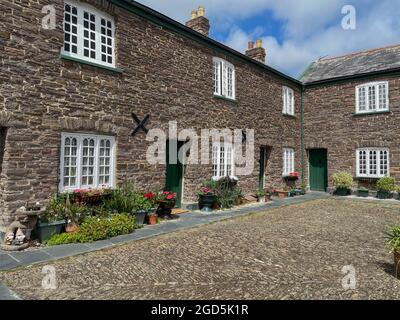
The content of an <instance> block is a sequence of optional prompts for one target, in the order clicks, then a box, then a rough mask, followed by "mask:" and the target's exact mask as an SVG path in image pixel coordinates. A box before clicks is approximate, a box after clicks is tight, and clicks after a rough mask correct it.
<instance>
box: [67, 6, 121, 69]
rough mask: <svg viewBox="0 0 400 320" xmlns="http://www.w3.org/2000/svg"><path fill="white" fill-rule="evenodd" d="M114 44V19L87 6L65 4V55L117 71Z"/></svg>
mask: <svg viewBox="0 0 400 320" xmlns="http://www.w3.org/2000/svg"><path fill="white" fill-rule="evenodd" d="M114 42H115V39H114V19H113V18H112V17H111V16H109V15H108V14H106V13H103V12H101V11H99V10H97V9H95V8H94V7H92V6H90V5H88V4H86V3H82V2H76V1H73V0H68V1H65V3H64V47H63V48H62V49H61V53H62V54H63V55H66V56H70V57H74V58H78V59H82V60H86V61H88V62H92V63H96V64H100V65H104V66H108V67H115V54H114V51H115V50H114Z"/></svg>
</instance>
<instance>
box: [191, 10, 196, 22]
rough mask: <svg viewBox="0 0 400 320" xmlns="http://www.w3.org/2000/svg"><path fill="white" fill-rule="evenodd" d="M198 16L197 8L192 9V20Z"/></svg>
mask: <svg viewBox="0 0 400 320" xmlns="http://www.w3.org/2000/svg"><path fill="white" fill-rule="evenodd" d="M196 18H197V12H196V10H193V11H192V20H193V19H196Z"/></svg>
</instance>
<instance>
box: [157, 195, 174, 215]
mask: <svg viewBox="0 0 400 320" xmlns="http://www.w3.org/2000/svg"><path fill="white" fill-rule="evenodd" d="M176 197H177V194H176V192H170V191H164V192H163V193H161V194H159V195H158V198H157V204H158V209H157V214H158V215H159V216H168V215H170V214H171V212H172V209H173V208H175V205H176Z"/></svg>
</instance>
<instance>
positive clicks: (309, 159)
mask: <svg viewBox="0 0 400 320" xmlns="http://www.w3.org/2000/svg"><path fill="white" fill-rule="evenodd" d="M316 150H319V151H321V150H323V151H324V152H325V158H326V166H325V168H326V173H325V189H324V190H313V189H312V188H311V166H310V163H311V152H310V151H316ZM307 154H308V188H309V190H310V191H324V192H326V191H327V190H328V186H329V182H328V177H329V174H328V149H327V148H309V149H307Z"/></svg>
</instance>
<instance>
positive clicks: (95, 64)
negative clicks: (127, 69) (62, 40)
mask: <svg viewBox="0 0 400 320" xmlns="http://www.w3.org/2000/svg"><path fill="white" fill-rule="evenodd" d="M60 58H61V59H64V60H69V61H74V62H78V63H82V64H86V65H89V66H92V67H96V68H101V69H105V70H108V71H112V72H116V73H122V72H123V71H124V70H123V69H120V68H113V67H107V66H103V65H101V64H97V63H93V62H89V61H86V60H83V59H79V58H75V57H70V56H68V55H65V54H62V53H61V54H60Z"/></svg>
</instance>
